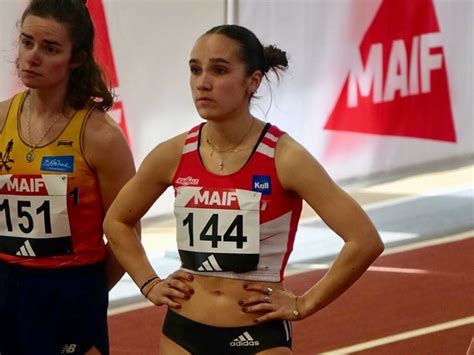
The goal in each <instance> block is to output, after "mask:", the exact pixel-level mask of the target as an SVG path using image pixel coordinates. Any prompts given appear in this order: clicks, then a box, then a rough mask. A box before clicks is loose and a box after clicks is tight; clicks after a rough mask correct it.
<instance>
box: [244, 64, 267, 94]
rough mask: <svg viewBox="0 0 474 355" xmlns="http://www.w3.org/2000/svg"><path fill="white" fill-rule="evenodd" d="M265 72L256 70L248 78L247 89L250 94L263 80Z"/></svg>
mask: <svg viewBox="0 0 474 355" xmlns="http://www.w3.org/2000/svg"><path fill="white" fill-rule="evenodd" d="M262 78H263V74H262V71H261V70H255V71H254V72H253V74H252V75H250V76H249V77H248V80H247V91H248V93H249V94H250V95H252V94H254V93H255V92H256V91H257V90H258V87H259V86H260V83H261V82H262Z"/></svg>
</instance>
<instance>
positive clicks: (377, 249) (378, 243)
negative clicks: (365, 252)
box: [371, 233, 385, 260]
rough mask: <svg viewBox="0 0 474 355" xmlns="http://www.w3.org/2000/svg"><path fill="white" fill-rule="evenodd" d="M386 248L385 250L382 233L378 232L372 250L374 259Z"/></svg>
mask: <svg viewBox="0 0 474 355" xmlns="http://www.w3.org/2000/svg"><path fill="white" fill-rule="evenodd" d="M384 250H385V245H384V243H383V241H382V239H381V238H380V235H379V234H378V233H377V235H376V237H375V238H373V242H372V245H371V251H372V255H373V258H374V260H375V259H376V258H377V257H379V256H380V255H381V254H382V253H383V251H384Z"/></svg>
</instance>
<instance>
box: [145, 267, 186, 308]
mask: <svg viewBox="0 0 474 355" xmlns="http://www.w3.org/2000/svg"><path fill="white" fill-rule="evenodd" d="M193 279H194V278H193V276H192V275H191V274H189V273H187V272H185V271H182V270H178V271H175V272H173V273H172V274H171V275H169V276H168V277H167V278H166V279H164V280H162V281H161V282H160V283H159V284H157V285H155V286H154V287H153V289H151V290H150V291H149V292H148V293H146V297H147V298H148V299H149V300H150V301H151V302H153V303H154V304H156V305H158V306H161V305H167V306H168V307H171V308H176V309H179V308H181V304H180V303H178V302H176V300H179V299H182V300H189V299H190V298H191V296H192V295H193V294H194V288H193V287H192V286H190V285H189V284H188V283H187V282H190V281H193Z"/></svg>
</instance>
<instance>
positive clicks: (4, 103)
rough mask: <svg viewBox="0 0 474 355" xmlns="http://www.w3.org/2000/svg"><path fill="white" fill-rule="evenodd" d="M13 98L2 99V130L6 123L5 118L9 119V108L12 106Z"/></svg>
mask: <svg viewBox="0 0 474 355" xmlns="http://www.w3.org/2000/svg"><path fill="white" fill-rule="evenodd" d="M12 100H13V98H10V99H8V100H5V101H0V131H1V130H2V128H3V124H4V123H5V120H6V119H7V113H8V109H9V108H10V105H11V103H12Z"/></svg>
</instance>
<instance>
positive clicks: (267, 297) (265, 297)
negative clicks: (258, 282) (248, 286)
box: [263, 295, 272, 303]
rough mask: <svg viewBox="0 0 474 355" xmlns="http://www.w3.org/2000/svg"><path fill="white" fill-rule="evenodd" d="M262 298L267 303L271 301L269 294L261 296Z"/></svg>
mask: <svg viewBox="0 0 474 355" xmlns="http://www.w3.org/2000/svg"><path fill="white" fill-rule="evenodd" d="M263 300H264V301H265V302H267V303H272V301H271V299H270V296H269V295H264V296H263Z"/></svg>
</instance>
